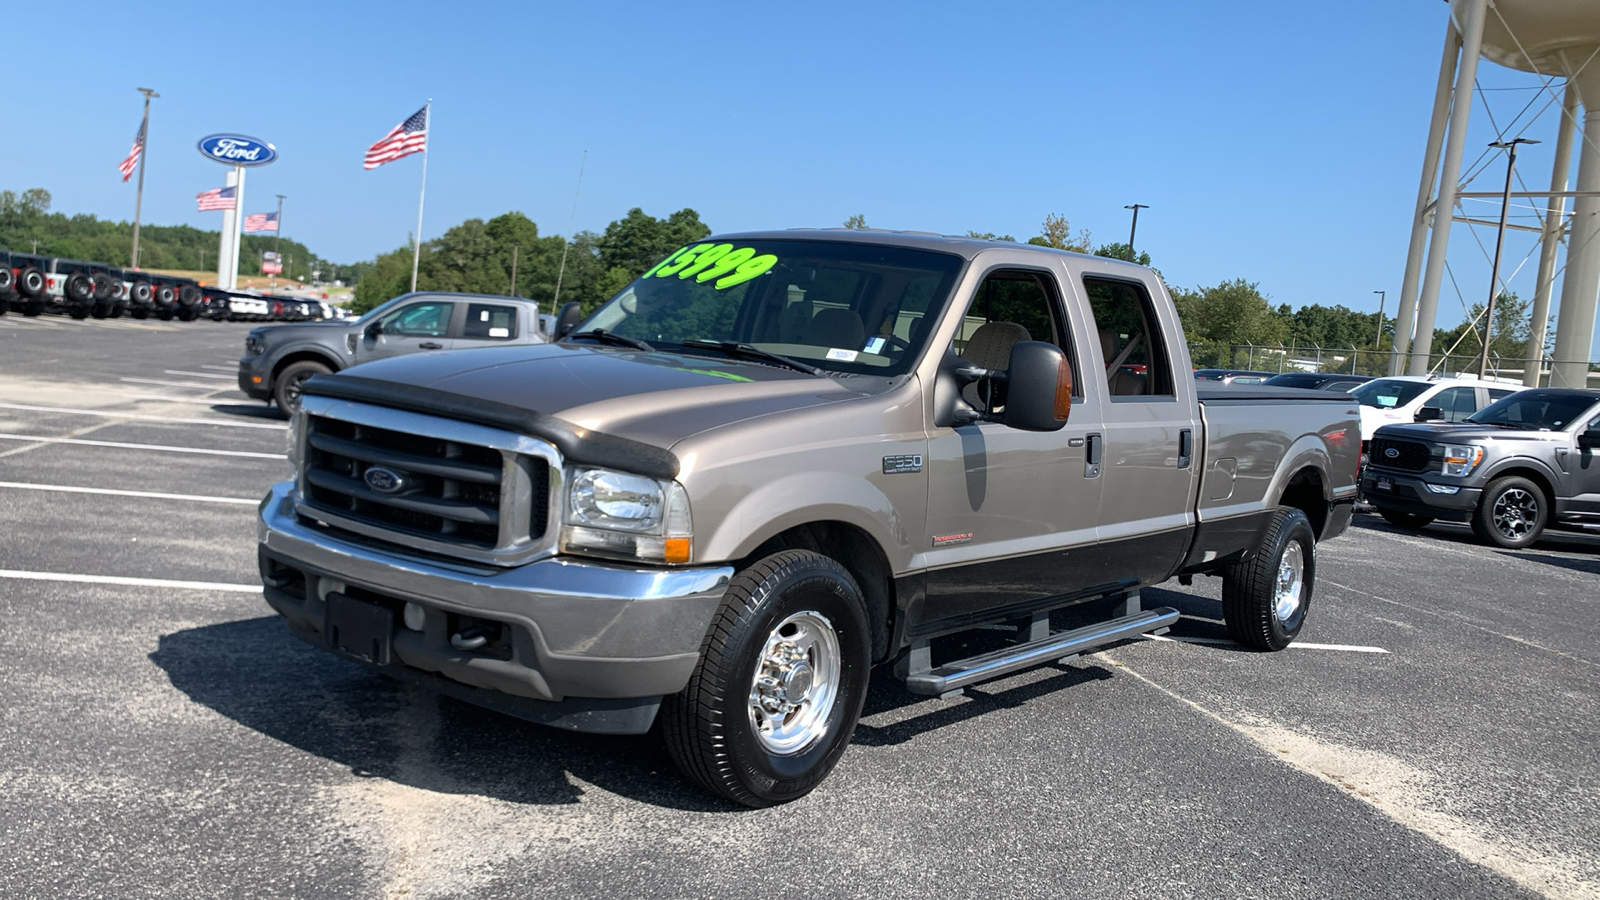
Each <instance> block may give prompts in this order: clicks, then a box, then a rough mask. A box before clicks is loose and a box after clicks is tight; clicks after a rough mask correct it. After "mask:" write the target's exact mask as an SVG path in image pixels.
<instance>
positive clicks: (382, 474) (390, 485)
mask: <svg viewBox="0 0 1600 900" xmlns="http://www.w3.org/2000/svg"><path fill="white" fill-rule="evenodd" d="M362 480H363V481H365V482H366V483H367V487H369V488H372V489H373V490H375V491H377V492H378V493H380V494H398V493H400V492H401V491H402V490H404V489H405V487H406V477H405V476H404V475H401V474H400V473H399V472H396V471H395V470H393V469H388V468H385V467H383V466H371V467H369V468H368V469H367V474H365V475H363V476H362Z"/></svg>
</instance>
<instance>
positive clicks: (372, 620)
mask: <svg viewBox="0 0 1600 900" xmlns="http://www.w3.org/2000/svg"><path fill="white" fill-rule="evenodd" d="M327 604H328V614H327V619H326V620H325V625H324V628H323V632H322V633H323V634H324V635H326V636H327V639H328V646H329V647H330V648H332V649H333V650H334V651H335V652H337V653H341V654H343V655H345V656H348V657H350V658H351V659H357V660H360V661H362V662H367V663H372V664H374V665H379V666H387V665H388V664H389V661H390V656H391V650H392V647H393V644H394V613H392V612H390V611H389V610H388V609H386V608H384V607H382V606H379V605H378V604H376V603H368V602H366V601H365V600H357V599H356V598H354V597H351V596H349V595H346V594H340V593H330V594H328V596H327Z"/></svg>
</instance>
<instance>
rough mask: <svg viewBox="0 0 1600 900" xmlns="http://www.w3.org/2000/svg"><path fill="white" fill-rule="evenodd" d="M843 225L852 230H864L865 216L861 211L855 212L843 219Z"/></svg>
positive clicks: (865, 225) (865, 224) (865, 226)
mask: <svg viewBox="0 0 1600 900" xmlns="http://www.w3.org/2000/svg"><path fill="white" fill-rule="evenodd" d="M844 227H846V228H848V229H850V230H852V231H865V230H866V229H867V217H866V216H864V215H862V214H861V213H856V214H855V215H853V216H851V217H850V218H848V219H845V220H844Z"/></svg>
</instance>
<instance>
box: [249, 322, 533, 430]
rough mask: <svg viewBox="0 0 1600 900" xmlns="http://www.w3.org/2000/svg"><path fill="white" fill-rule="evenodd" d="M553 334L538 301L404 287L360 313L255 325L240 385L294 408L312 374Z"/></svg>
mask: <svg viewBox="0 0 1600 900" xmlns="http://www.w3.org/2000/svg"><path fill="white" fill-rule="evenodd" d="M546 339H547V335H546V334H545V332H544V330H543V329H541V328H540V323H539V305H538V304H537V303H536V302H534V301H532V300H526V299H523V298H521V297H500V296H495V295H491V294H453V293H438V292H427V293H413V294H402V295H400V296H399V297H396V298H394V299H393V300H390V301H389V302H387V303H385V304H383V305H382V306H379V307H377V308H375V309H373V310H371V311H369V312H368V313H367V314H366V315H364V316H362V317H361V318H359V319H335V320H331V321H326V322H305V323H299V324H293V325H268V326H264V327H261V328H255V329H251V331H250V333H249V334H248V335H246V336H245V339H244V356H242V357H240V358H239V390H241V391H244V393H245V394H246V395H247V396H250V397H254V398H255V399H257V400H267V401H271V402H276V403H277V404H278V408H279V409H280V410H283V411H284V412H285V413H292V412H294V411H295V409H297V408H298V406H299V403H300V386H301V385H302V384H303V383H304V382H305V380H306V379H307V378H310V377H311V376H313V375H325V374H327V373H329V372H338V371H340V370H342V369H346V368H349V367H350V366H353V365H357V364H359V363H364V362H371V361H372V360H375V359H387V358H389V357H391V356H401V355H404V354H408V353H423V352H426V351H429V350H464V349H468V348H472V347H499V346H503V345H506V344H539V343H543V342H544V341H545V340H546Z"/></svg>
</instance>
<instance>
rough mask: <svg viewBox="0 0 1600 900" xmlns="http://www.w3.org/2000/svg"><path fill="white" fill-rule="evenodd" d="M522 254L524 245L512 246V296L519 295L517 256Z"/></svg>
mask: <svg viewBox="0 0 1600 900" xmlns="http://www.w3.org/2000/svg"><path fill="white" fill-rule="evenodd" d="M521 252H522V244H520V243H516V244H512V245H511V290H510V292H509V293H510V295H511V296H513V297H515V296H516V295H517V254H518V253H521Z"/></svg>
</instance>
